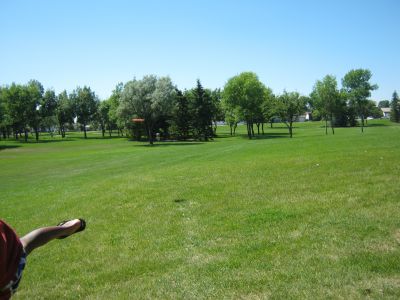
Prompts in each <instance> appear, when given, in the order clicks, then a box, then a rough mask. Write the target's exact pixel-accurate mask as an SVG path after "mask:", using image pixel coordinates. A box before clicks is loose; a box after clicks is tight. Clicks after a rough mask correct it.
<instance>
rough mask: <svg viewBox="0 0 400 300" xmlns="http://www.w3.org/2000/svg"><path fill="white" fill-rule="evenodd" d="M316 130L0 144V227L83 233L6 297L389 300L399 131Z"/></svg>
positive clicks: (399, 276)
mask: <svg viewBox="0 0 400 300" xmlns="http://www.w3.org/2000/svg"><path fill="white" fill-rule="evenodd" d="M385 124H389V123H385ZM319 125H320V124H315V123H314V124H311V123H309V124H298V126H299V128H296V129H295V131H294V132H295V137H294V138H293V139H289V138H287V137H286V132H287V130H286V129H284V128H275V129H269V128H268V129H266V132H267V133H268V134H267V135H266V138H265V139H255V140H252V141H249V140H247V139H246V138H244V137H242V136H237V137H234V138H231V137H228V136H226V135H223V138H218V139H216V140H215V142H210V143H175V144H171V143H170V144H168V143H163V144H162V145H158V146H155V147H147V146H145V144H140V143H136V142H130V141H127V140H125V139H118V138H115V139H106V140H101V139H89V140H87V141H84V140H82V139H79V138H71V139H70V140H69V141H65V142H53V143H40V144H34V143H33V144H20V143H15V142H4V141H3V142H0V149H3V150H1V151H0V191H1V218H3V219H5V220H6V221H7V222H8V223H10V224H12V225H13V226H14V227H15V228H16V230H17V231H18V232H19V233H20V234H23V233H26V232H27V231H29V230H30V229H32V228H34V227H38V226H44V225H48V224H56V223H57V222H58V221H60V220H63V219H68V218H71V217H84V218H86V219H87V221H88V229H87V231H85V232H84V233H81V234H79V235H75V236H73V237H71V238H69V239H66V240H63V241H55V242H53V243H51V244H49V245H48V246H46V247H44V248H42V249H39V250H37V251H36V252H34V253H33V254H32V255H31V256H30V257H29V260H28V266H27V269H26V271H25V273H24V279H23V281H22V284H21V289H20V291H19V293H18V294H19V296H18V297H17V298H20V299H25V298H27V299H33V298H41V297H43V298H48V299H57V298H69V299H75V298H79V297H81V298H89V299H97V298H104V299H111V298H131V299H135V298H155V297H157V298H171V299H172V298H185V299H188V298H223V297H225V298H240V297H245V298H267V297H271V298H287V297H291V298H325V297H333V298H362V297H365V296H366V295H369V296H372V297H373V298H379V297H382V296H385V297H393V298H399V297H400V250H399V244H400V219H399V217H398V216H399V215H400V206H399V203H398V200H399V196H400V187H399V181H398V179H399V174H400V151H399V148H400V139H399V135H400V127H399V126H371V127H369V128H367V129H366V132H365V133H364V134H361V133H360V130H359V128H347V129H337V131H336V135H335V136H332V135H329V136H325V135H324V129H322V128H320V127H319ZM376 125H379V124H376ZM6 146H7V148H6ZM12 146H16V147H15V148H12Z"/></svg>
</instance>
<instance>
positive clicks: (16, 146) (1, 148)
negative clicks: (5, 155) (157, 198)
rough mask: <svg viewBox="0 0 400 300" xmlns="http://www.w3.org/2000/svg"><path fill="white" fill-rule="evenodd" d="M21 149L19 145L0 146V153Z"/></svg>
mask: <svg viewBox="0 0 400 300" xmlns="http://www.w3.org/2000/svg"><path fill="white" fill-rule="evenodd" d="M18 147H21V146H20V145H0V151H1V150H6V149H14V148H18Z"/></svg>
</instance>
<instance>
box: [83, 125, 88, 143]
mask: <svg viewBox="0 0 400 300" xmlns="http://www.w3.org/2000/svg"><path fill="white" fill-rule="evenodd" d="M83 134H84V137H85V139H87V135H86V123H84V124H83Z"/></svg>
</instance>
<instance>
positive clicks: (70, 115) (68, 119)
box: [55, 90, 74, 138]
mask: <svg viewBox="0 0 400 300" xmlns="http://www.w3.org/2000/svg"><path fill="white" fill-rule="evenodd" d="M55 115H56V118H57V121H58V127H59V130H60V133H61V136H62V138H65V125H66V123H70V124H71V123H73V122H74V108H73V103H72V100H70V98H69V97H68V94H67V91H65V90H64V91H63V92H61V93H60V94H59V95H58V97H57V107H56V109H55Z"/></svg>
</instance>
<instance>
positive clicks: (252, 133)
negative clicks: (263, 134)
mask: <svg viewBox="0 0 400 300" xmlns="http://www.w3.org/2000/svg"><path fill="white" fill-rule="evenodd" d="M251 136H252V137H253V136H254V124H253V121H251Z"/></svg>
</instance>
